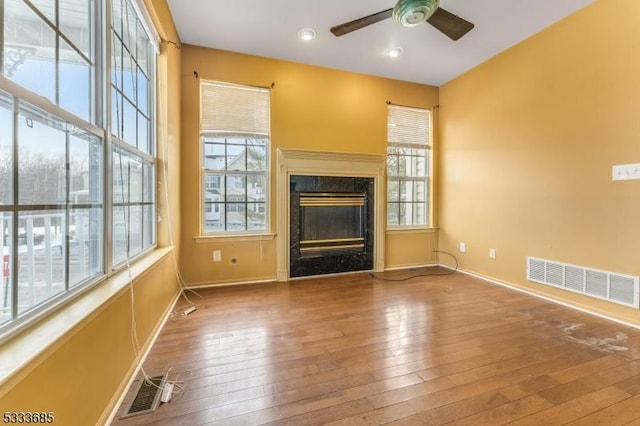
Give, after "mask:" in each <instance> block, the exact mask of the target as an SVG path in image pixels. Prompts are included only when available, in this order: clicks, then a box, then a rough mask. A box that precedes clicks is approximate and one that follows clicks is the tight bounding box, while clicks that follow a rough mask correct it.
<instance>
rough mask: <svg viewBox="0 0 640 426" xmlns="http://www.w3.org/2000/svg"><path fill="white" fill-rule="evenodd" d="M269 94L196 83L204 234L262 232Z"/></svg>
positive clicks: (267, 145) (243, 88)
mask: <svg viewBox="0 0 640 426" xmlns="http://www.w3.org/2000/svg"><path fill="white" fill-rule="evenodd" d="M269 102H270V99H269V90H268V89H262V88H255V87H248V86H238V85H232V84H226V83H218V82H211V81H202V82H201V116H200V136H201V138H202V171H203V173H202V175H203V184H202V188H203V194H202V195H203V196H202V200H203V206H202V211H203V224H202V229H203V233H205V234H206V233H221V232H258V233H261V232H264V231H266V230H267V211H268V209H267V207H266V205H267V188H269Z"/></svg>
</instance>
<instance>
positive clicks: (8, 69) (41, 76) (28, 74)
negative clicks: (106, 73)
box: [0, 0, 97, 122]
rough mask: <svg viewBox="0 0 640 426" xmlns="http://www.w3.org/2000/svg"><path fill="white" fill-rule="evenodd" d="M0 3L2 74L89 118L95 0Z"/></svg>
mask: <svg viewBox="0 0 640 426" xmlns="http://www.w3.org/2000/svg"><path fill="white" fill-rule="evenodd" d="M3 3H4V21H3V24H4V34H3V36H4V39H3V46H2V57H1V58H2V60H0V63H1V65H2V74H3V75H4V76H5V77H7V78H9V79H11V80H13V81H14V82H16V83H18V84H20V85H21V86H23V87H25V88H27V89H29V90H30V91H32V92H34V93H37V94H39V95H41V96H44V97H46V98H47V99H49V100H50V101H51V102H53V103H55V104H57V105H60V106H61V107H63V108H64V109H66V110H68V111H71V112H72V113H74V114H75V115H77V116H78V117H80V118H82V119H83V120H85V121H89V122H94V121H95V120H94V118H95V116H96V114H95V113H94V112H95V103H94V102H93V100H94V98H95V90H94V86H95V58H96V56H97V55H96V46H95V40H96V39H95V28H94V25H93V23H94V22H95V13H96V11H95V2H94V1H92V0H58V1H44V0H4V2H0V5H2V4H3ZM0 7H2V6H0ZM0 12H2V11H0ZM0 16H2V14H0ZM0 39H1V38H0Z"/></svg>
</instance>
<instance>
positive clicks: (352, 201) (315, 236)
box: [300, 192, 366, 257]
mask: <svg viewBox="0 0 640 426" xmlns="http://www.w3.org/2000/svg"><path fill="white" fill-rule="evenodd" d="M365 195H366V194H364V193H340V192H333V193H326V192H323V193H318V192H303V193H301V194H300V211H301V212H300V232H301V235H300V253H301V256H302V257H310V256H324V255H327V254H332V253H344V252H349V253H354V252H361V251H363V250H364V237H365V229H364V216H365V211H364V206H365Z"/></svg>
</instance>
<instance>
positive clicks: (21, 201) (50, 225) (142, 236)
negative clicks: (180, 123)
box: [0, 0, 156, 338]
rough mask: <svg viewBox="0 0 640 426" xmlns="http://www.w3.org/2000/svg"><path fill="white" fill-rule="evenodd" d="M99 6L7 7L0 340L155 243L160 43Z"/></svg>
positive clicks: (12, 2) (122, 4)
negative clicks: (106, 14)
mask: <svg viewBox="0 0 640 426" xmlns="http://www.w3.org/2000/svg"><path fill="white" fill-rule="evenodd" d="M102 4H103V2H97V1H95V0H56V1H48V0H47V1H45V0H0V19H1V20H2V26H1V27H0V44H1V45H2V46H0V47H1V48H0V73H1V74H2V76H1V77H0V233H1V238H0V252H1V253H0V254H1V255H2V274H3V275H2V280H0V338H2V337H3V336H5V335H6V333H7V332H8V331H9V330H13V329H15V327H17V326H18V325H20V324H25V323H26V322H28V321H29V319H31V318H33V317H35V316H37V314H38V313H39V312H43V311H45V310H47V309H48V308H50V307H51V306H52V305H53V304H55V303H57V302H60V301H62V300H64V299H66V298H68V297H71V296H72V295H73V294H76V293H77V290H78V289H80V288H83V287H86V286H88V285H91V284H94V283H96V282H98V281H99V280H100V278H102V277H104V276H105V275H107V274H108V273H110V272H111V270H112V269H114V268H115V267H116V266H118V265H119V264H121V263H123V262H124V261H125V260H126V259H127V258H131V257H132V256H134V255H136V254H140V253H143V252H144V251H145V250H146V249H148V248H150V247H152V246H153V245H154V244H155V233H156V232H155V223H156V220H155V211H156V201H155V157H154V155H155V134H154V131H153V129H154V115H153V111H155V97H154V96H155V95H154V88H155V84H156V83H155V62H156V49H155V45H154V41H155V37H154V35H153V33H152V32H151V31H150V28H151V27H149V25H148V23H147V21H146V19H147V18H146V17H145V16H146V15H143V13H141V12H143V11H142V10H141V9H140V8H139V5H140V4H142V2H140V1H139V0H107V1H106V5H105V9H106V10H111V14H110V15H111V17H112V22H111V24H110V25H109V23H106V24H105V25H106V26H103V25H102V24H98V23H101V22H102V21H103V19H101V18H102V16H101V15H102V11H103V7H102ZM150 34H151V35H150ZM105 52H106V55H105V54H104V53H105ZM103 57H107V59H109V60H107V61H103V60H101V58H103ZM101 87H109V88H110V90H108V91H106V93H104V94H103V93H102V90H99V89H98V88H101ZM103 95H104V96H103ZM42 97H44V98H46V99H48V101H47V100H43V99H42ZM49 101H51V102H49ZM103 118H104V119H103ZM105 177H109V181H108V182H106V181H105ZM107 194H108V195H107ZM107 218H108V219H110V220H109V221H108V222H107Z"/></svg>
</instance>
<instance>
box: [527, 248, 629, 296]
mask: <svg viewBox="0 0 640 426" xmlns="http://www.w3.org/2000/svg"><path fill="white" fill-rule="evenodd" d="M527 280H529V281H533V282H537V283H540V284H546V285H550V286H553V287H558V288H563V289H565V290H569V291H573V292H575V293H580V294H585V295H587V296H591V297H596V298H598V299H604V300H608V301H609V302H614V303H618V304H620V305H625V306H631V307H632V308H638V293H639V292H640V290H639V287H640V279H639V278H638V277H634V276H630V275H623V274H617V273H614V272H607V271H601V270H598V269H591V268H586V267H583V266H576V265H570V264H568V263H562V262H554V261H550V260H544V259H537V258H535V257H527Z"/></svg>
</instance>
